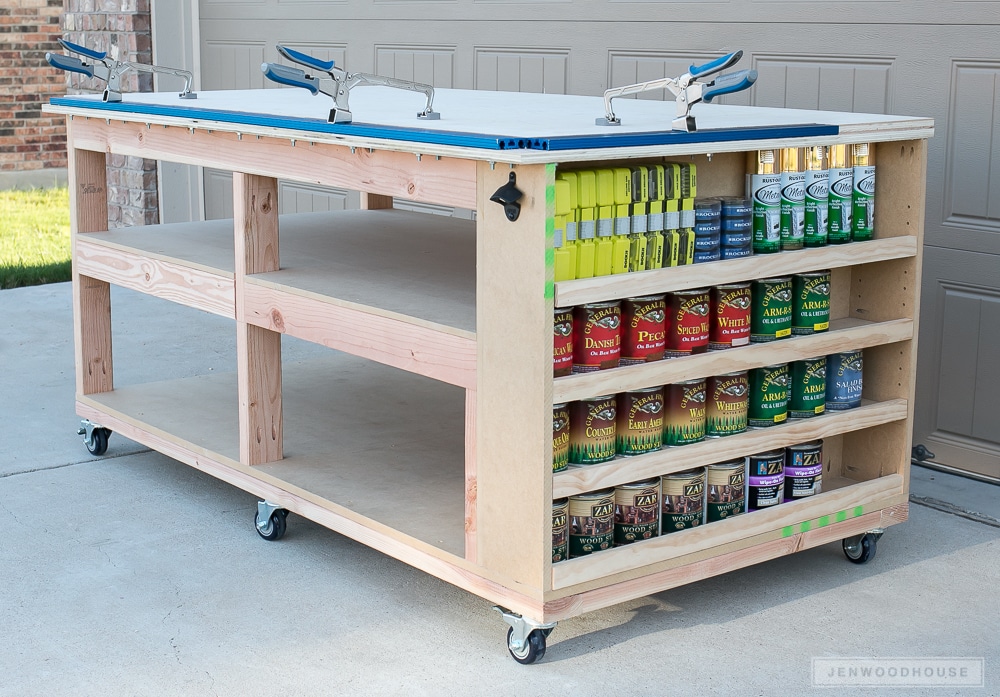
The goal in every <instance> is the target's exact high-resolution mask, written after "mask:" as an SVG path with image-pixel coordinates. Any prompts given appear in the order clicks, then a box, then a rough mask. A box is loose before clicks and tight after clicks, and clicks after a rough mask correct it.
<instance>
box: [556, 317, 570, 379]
mask: <svg viewBox="0 0 1000 697" xmlns="http://www.w3.org/2000/svg"><path fill="white" fill-rule="evenodd" d="M572 372H573V308H571V307H557V308H555V310H553V313H552V376H553V377H557V378H558V377H562V376H564V375H569V374H570V373H572Z"/></svg>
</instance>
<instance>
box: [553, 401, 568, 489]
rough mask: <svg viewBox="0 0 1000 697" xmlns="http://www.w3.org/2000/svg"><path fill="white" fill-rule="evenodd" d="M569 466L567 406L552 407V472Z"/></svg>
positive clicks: (557, 405) (555, 405)
mask: <svg viewBox="0 0 1000 697" xmlns="http://www.w3.org/2000/svg"><path fill="white" fill-rule="evenodd" d="M568 465H569V405H568V404H553V405H552V471H553V472H562V471H563V470H564V469H566V467H567V466H568Z"/></svg>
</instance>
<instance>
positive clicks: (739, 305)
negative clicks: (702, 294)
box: [708, 283, 752, 351]
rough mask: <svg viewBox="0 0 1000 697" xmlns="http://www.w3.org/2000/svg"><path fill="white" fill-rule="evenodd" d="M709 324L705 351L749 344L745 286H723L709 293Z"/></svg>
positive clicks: (747, 284) (748, 287) (748, 286)
mask: <svg viewBox="0 0 1000 697" xmlns="http://www.w3.org/2000/svg"><path fill="white" fill-rule="evenodd" d="M710 295H711V321H710V325H709V332H708V348H709V350H711V351H718V350H720V349H727V348H732V347H734V346H744V345H746V344H749V343H750V306H751V305H752V302H751V298H750V284H749V283H727V284H725V285H721V286H715V287H714V288H712V290H711V293H710Z"/></svg>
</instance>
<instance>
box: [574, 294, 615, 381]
mask: <svg viewBox="0 0 1000 697" xmlns="http://www.w3.org/2000/svg"><path fill="white" fill-rule="evenodd" d="M621 332H622V316H621V303H620V302H617V301H616V302H605V303H591V304H589V305H578V306H577V307H575V308H574V309H573V372H574V373H589V372H592V371H595V370H603V369H605V368H617V367H618V362H619V359H620V357H621V348H622V333H621Z"/></svg>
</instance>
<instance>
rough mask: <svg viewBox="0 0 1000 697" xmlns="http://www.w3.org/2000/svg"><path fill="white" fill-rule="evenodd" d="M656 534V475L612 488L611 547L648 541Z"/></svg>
mask: <svg viewBox="0 0 1000 697" xmlns="http://www.w3.org/2000/svg"><path fill="white" fill-rule="evenodd" d="M659 533H660V478H659V477H656V478H655V479H649V480H646V481H643V482H633V483H631V484H622V485H620V486H617V487H615V536H614V546H615V547H620V546H621V545H627V544H631V543H633V542H638V541H640V540H648V539H650V538H653V537H656V536H657V535H658V534H659Z"/></svg>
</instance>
